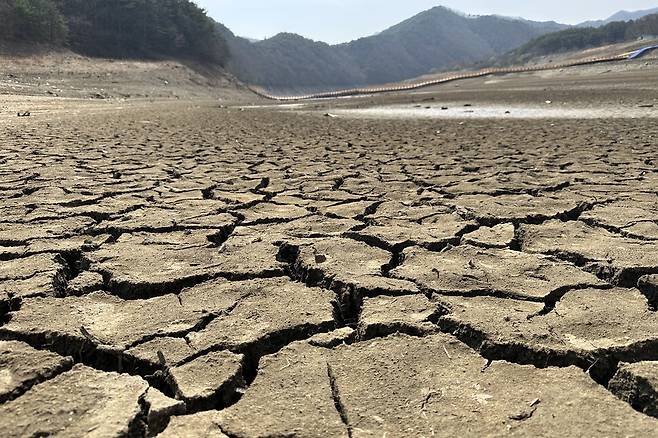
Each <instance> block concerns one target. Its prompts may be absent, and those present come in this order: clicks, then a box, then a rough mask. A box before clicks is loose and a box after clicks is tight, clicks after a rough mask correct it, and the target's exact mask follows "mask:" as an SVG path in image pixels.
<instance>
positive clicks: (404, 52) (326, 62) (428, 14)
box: [220, 7, 566, 89]
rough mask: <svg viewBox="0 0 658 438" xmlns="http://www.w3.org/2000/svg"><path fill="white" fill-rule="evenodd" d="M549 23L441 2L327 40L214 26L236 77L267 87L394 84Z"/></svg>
mask: <svg viewBox="0 0 658 438" xmlns="http://www.w3.org/2000/svg"><path fill="white" fill-rule="evenodd" d="M565 27H566V26H564V25H560V24H557V23H537V22H532V21H526V20H518V19H511V18H505V17H497V16H482V17H469V16H465V15H462V14H459V13H456V12H454V11H452V10H450V9H447V8H444V7H436V8H433V9H430V10H428V11H425V12H422V13H420V14H418V15H416V16H414V17H412V18H410V19H408V20H406V21H403V22H402V23H400V24H398V25H395V26H393V27H391V28H389V29H387V30H385V31H383V32H381V33H379V34H377V35H373V36H370V37H366V38H361V39H358V40H356V41H352V42H350V43H346V44H340V45H335V46H329V45H327V44H325V43H321V42H315V41H311V40H308V39H305V38H302V37H300V36H297V35H292V34H279V35H276V36H275V37H273V38H270V39H267V40H263V41H258V42H255V43H252V42H250V41H249V40H247V39H244V38H239V37H236V36H235V35H233V34H232V33H231V32H230V31H228V29H226V28H225V27H223V26H221V27H220V33H221V34H222V35H223V36H224V38H225V39H226V41H227V43H228V46H229V50H230V52H231V55H232V59H231V61H230V62H229V68H230V69H231V70H232V71H233V72H234V73H235V74H236V75H237V76H238V77H239V78H240V79H242V80H243V81H245V82H247V83H250V84H255V85H261V86H265V87H268V88H273V89H290V88H293V87H297V88H327V87H344V86H350V85H366V84H378V83H386V82H394V81H399V80H403V79H408V78H411V77H415V76H419V75H422V74H426V73H429V72H431V71H432V70H437V69H447V68H452V67H455V66H458V65H463V64H466V63H472V62H474V61H479V60H482V59H486V58H489V57H492V56H496V55H499V54H502V53H505V52H508V51H510V50H512V49H514V48H516V47H519V46H520V45H522V44H524V43H526V42H528V41H530V40H531V39H533V38H535V37H537V36H540V35H543V34H545V33H548V32H552V31H556V30H560V29H564V28H565Z"/></svg>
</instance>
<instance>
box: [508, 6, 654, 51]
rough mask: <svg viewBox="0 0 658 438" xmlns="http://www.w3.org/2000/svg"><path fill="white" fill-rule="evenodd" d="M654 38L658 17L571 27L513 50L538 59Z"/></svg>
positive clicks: (649, 16)
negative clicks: (649, 37) (643, 38)
mask: <svg viewBox="0 0 658 438" xmlns="http://www.w3.org/2000/svg"><path fill="white" fill-rule="evenodd" d="M644 36H658V14H653V15H647V16H645V17H642V18H640V19H637V20H634V21H616V22H612V23H609V24H606V25H605V26H601V27H587V28H572V29H567V30H563V31H560V32H555V33H550V34H547V35H543V36H540V37H539V38H536V39H534V40H532V41H530V42H529V43H527V44H525V45H524V46H522V47H520V48H519V49H518V50H516V51H515V53H516V54H517V55H521V56H526V55H528V56H541V55H548V54H551V53H560V52H568V51H572V50H580V49H586V48H589V47H597V46H603V45H606V44H615V43H621V42H625V41H631V40H634V39H637V38H640V37H644Z"/></svg>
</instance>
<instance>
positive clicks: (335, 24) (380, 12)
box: [196, 0, 658, 43]
mask: <svg viewBox="0 0 658 438" xmlns="http://www.w3.org/2000/svg"><path fill="white" fill-rule="evenodd" d="M196 1H197V3H198V4H199V5H200V6H202V7H204V8H206V9H207V10H208V12H209V13H210V15H211V16H212V17H213V18H215V19H216V20H217V21H219V22H221V23H224V24H225V25H226V26H228V27H229V28H230V29H231V30H232V31H233V32H234V33H236V34H237V35H240V36H246V37H251V38H258V39H263V38H268V37H271V36H274V35H276V34H277V33H279V32H294V33H298V34H300V35H303V36H305V37H307V38H311V39H314V40H318V41H325V42H328V43H338V42H346V41H351V40H353V39H356V38H359V37H362V36H368V35H372V34H374V33H377V32H379V31H381V30H384V29H385V28H387V27H389V26H391V25H393V24H396V23H398V22H400V21H402V20H404V19H406V18H409V17H411V16H412V15H415V14H417V13H418V12H421V11H424V10H426V9H429V8H431V7H434V6H438V5H443V6H447V7H450V8H453V9H457V10H460V11H463V12H466V13H469V14H480V15H483V14H500V15H508V16H515V17H523V18H528V19H532V20H541V21H544V20H555V21H559V22H562V23H569V24H575V23H579V22H582V21H585V20H590V19H602V18H607V17H609V16H610V15H612V14H613V13H615V12H617V11H618V10H621V9H625V10H637V9H649V8H653V7H656V6H658V0H550V1H546V0H541V1H540V0H196Z"/></svg>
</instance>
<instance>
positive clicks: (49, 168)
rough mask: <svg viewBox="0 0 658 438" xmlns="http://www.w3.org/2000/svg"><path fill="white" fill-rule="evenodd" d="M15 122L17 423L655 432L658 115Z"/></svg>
mask: <svg viewBox="0 0 658 438" xmlns="http://www.w3.org/2000/svg"><path fill="white" fill-rule="evenodd" d="M543 100H545V99H542V101H543ZM63 105H65V104H63ZM318 105H321V104H320V103H319V104H318ZM82 107H83V108H84V105H83V106H82ZM565 133H569V135H565ZM0 134H1V135H0V139H1V140H0V145H1V148H0V198H1V199H2V205H1V206H0V213H2V214H0V430H1V431H2V432H1V433H0V434H2V435H3V436H8V437H14V436H16V437H19V436H50V435H56V436H63V437H78V436H98V437H106V436H116V437H124V436H130V437H132V436H134V437H145V436H156V435H157V436H162V437H187V436H205V437H220V438H226V437H229V438H250V437H263V438H264V437H272V438H273V437H283V436H285V437H293V436H294V437H348V438H356V437H382V436H386V437H416V436H425V437H430V436H501V437H502V436H559V435H564V436H610V437H616V436H624V437H644V436H651V435H653V434H655V431H656V428H657V426H658V422H657V421H658V420H656V417H658V395H657V394H658V383H657V382H658V371H657V370H658V366H657V365H656V363H658V314H657V313H656V312H655V309H656V307H658V228H657V227H658V219H657V216H656V215H657V214H658V170H657V167H656V163H658V161H657V159H656V156H655V153H656V144H657V143H656V140H657V139H658V127H657V125H656V124H655V121H654V120H653V119H623V118H615V119H610V120H607V119H587V120H567V119H564V120H553V121H551V120H541V119H538V120H533V121H532V122H531V123H519V122H518V121H511V120H468V121H466V122H460V121H458V120H441V121H436V120H361V119H348V118H342V117H336V118H330V117H323V116H322V111H320V112H319V113H313V112H290V111H278V110H273V109H268V108H260V109H257V108H251V109H249V108H247V109H244V110H243V111H241V110H239V109H237V108H226V107H219V106H218V105H217V104H216V103H199V102H196V103H167V104H159V103H152V104H150V105H135V106H131V105H130V104H126V105H125V106H124V107H122V108H118V107H117V108H114V107H113V106H112V104H109V103H108V108H107V109H106V110H104V111H103V112H102V113H98V112H96V113H94V112H90V113H88V114H87V113H85V112H84V111H82V112H80V111H78V112H76V113H75V114H68V113H67V112H66V111H63V112H56V111H55V112H51V113H41V114H39V113H38V112H37V113H35V117H32V118H30V119H29V120H22V119H20V120H9V119H7V120H4V119H3V120H2V121H1V122H0Z"/></svg>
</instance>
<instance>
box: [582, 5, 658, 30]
mask: <svg viewBox="0 0 658 438" xmlns="http://www.w3.org/2000/svg"><path fill="white" fill-rule="evenodd" d="M656 13H658V8H653V9H645V10H642V11H619V12H617V13H616V14H613V15H611V16H610V17H608V18H606V19H605V20H592V21H585V22H583V23H580V24H578V27H600V26H604V25H606V24H608V23H612V22H614V21H631V20H637V19H638V18H642V17H645V16H647V15H652V14H656Z"/></svg>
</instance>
